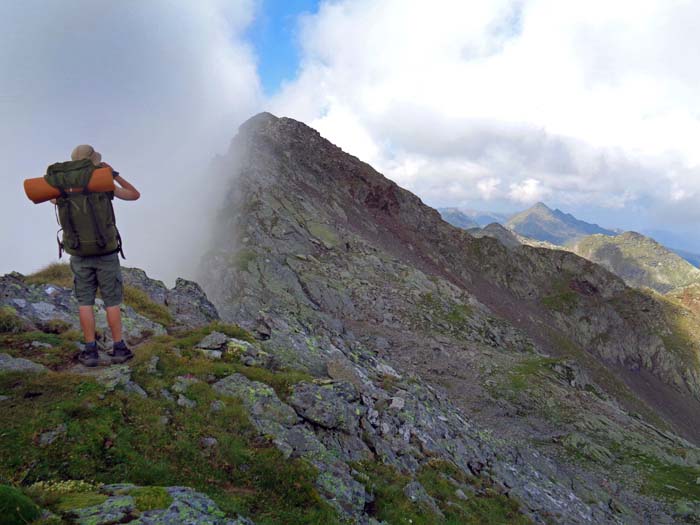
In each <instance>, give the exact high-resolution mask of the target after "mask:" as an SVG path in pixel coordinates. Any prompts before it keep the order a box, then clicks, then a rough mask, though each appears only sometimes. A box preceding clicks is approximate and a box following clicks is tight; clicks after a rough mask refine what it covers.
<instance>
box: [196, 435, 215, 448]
mask: <svg viewBox="0 0 700 525" xmlns="http://www.w3.org/2000/svg"><path fill="white" fill-rule="evenodd" d="M199 444H200V445H201V446H202V447H204V448H212V447H215V446H216V445H218V444H219V440H218V439H216V438H214V437H203V438H202V439H200V440H199Z"/></svg>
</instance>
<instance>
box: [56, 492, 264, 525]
mask: <svg viewBox="0 0 700 525" xmlns="http://www.w3.org/2000/svg"><path fill="white" fill-rule="evenodd" d="M140 489H141V487H138V486H135V485H130V484H116V485H105V486H103V487H102V488H101V492H102V493H103V494H105V495H107V496H108V497H107V499H106V500H105V501H104V502H103V503H100V504H98V505H93V506H90V507H86V508H75V509H68V510H66V511H65V512H64V516H65V517H67V518H68V519H69V520H70V522H71V523H75V524H76V525H113V524H115V523H131V524H134V525H174V524H183V525H184V524H187V525H255V524H254V523H253V522H252V521H251V520H249V519H247V518H243V517H240V516H239V517H237V518H235V519H231V518H227V517H226V514H225V513H224V512H222V511H221V510H220V509H219V507H218V506H217V505H216V503H214V502H213V501H212V500H211V499H210V498H209V497H207V496H205V495H204V494H201V493H199V492H196V491H194V490H193V489H191V488H187V487H165V488H164V489H158V490H161V491H162V490H164V491H165V492H166V493H167V497H168V500H167V502H166V505H165V507H164V508H162V509H148V510H145V509H139V508H138V496H137V495H138V492H139V490H140Z"/></svg>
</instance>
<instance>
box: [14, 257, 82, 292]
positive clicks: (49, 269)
mask: <svg viewBox="0 0 700 525" xmlns="http://www.w3.org/2000/svg"><path fill="white" fill-rule="evenodd" d="M25 282H26V283H27V284H53V285H55V286H61V287H62V288H72V287H73V271H72V270H71V269H70V266H69V265H68V263H51V264H49V265H48V266H44V267H43V268H42V269H41V270H39V271H37V272H34V273H33V274H30V275H28V276H27V277H26V278H25Z"/></svg>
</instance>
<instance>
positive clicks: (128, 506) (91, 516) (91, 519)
mask: <svg viewBox="0 0 700 525" xmlns="http://www.w3.org/2000/svg"><path fill="white" fill-rule="evenodd" d="M135 510H136V507H135V505H134V498H132V497H131V496H112V497H109V498H107V500H106V501H105V502H104V503H101V504H100V505H94V506H92V507H86V508H83V509H74V510H72V511H70V512H69V513H68V515H69V516H70V517H71V518H72V520H73V522H74V523H76V524H77V525H111V524H112V523H123V522H124V520H126V519H128V518H129V515H131V514H132V513H133V512H134V511H135Z"/></svg>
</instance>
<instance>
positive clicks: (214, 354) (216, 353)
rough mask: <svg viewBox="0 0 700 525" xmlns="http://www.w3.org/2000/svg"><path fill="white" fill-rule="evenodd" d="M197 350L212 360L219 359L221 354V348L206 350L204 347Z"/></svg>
mask: <svg viewBox="0 0 700 525" xmlns="http://www.w3.org/2000/svg"><path fill="white" fill-rule="evenodd" d="M199 351H200V352H201V353H202V354H203V355H204V357H206V358H207V359H211V360H213V361H216V360H217V359H221V356H222V355H223V352H221V350H208V349H206V348H200V349H199Z"/></svg>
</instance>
